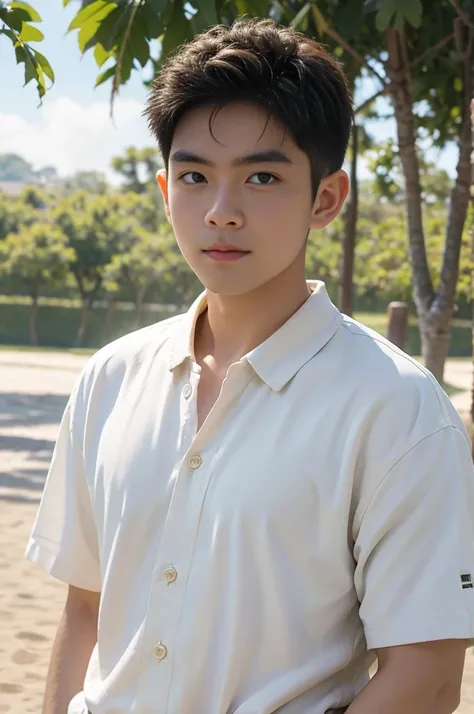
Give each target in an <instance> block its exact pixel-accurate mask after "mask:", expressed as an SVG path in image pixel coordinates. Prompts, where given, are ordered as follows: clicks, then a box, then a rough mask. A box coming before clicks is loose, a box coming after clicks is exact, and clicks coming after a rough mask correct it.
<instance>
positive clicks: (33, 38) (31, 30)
mask: <svg viewBox="0 0 474 714" xmlns="http://www.w3.org/2000/svg"><path fill="white" fill-rule="evenodd" d="M20 40H21V41H22V42H41V40H44V35H43V33H42V32H41V30H38V28H37V27H33V25H28V24H27V23H26V22H24V23H23V27H22V28H21V33H20Z"/></svg>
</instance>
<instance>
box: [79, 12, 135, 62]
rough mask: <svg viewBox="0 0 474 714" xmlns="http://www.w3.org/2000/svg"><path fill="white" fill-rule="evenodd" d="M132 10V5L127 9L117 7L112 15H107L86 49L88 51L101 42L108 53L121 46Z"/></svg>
mask: <svg viewBox="0 0 474 714" xmlns="http://www.w3.org/2000/svg"><path fill="white" fill-rule="evenodd" d="M130 9H131V6H130V5H127V6H126V7H125V8H123V7H121V8H118V7H117V8H115V10H114V11H113V12H111V13H110V15H107V17H106V18H105V19H104V20H102V21H101V22H100V24H99V27H98V29H97V32H96V33H95V35H93V37H91V39H90V40H89V42H88V43H87V46H86V47H85V49H86V50H87V49H89V48H90V47H92V46H93V45H95V44H96V43H97V42H100V44H101V45H102V47H103V48H104V50H106V51H107V52H111V51H112V50H114V49H115V48H116V46H117V45H118V44H119V39H120V32H121V31H122V30H123V29H125V26H126V24H127V20H128V18H129V15H130Z"/></svg>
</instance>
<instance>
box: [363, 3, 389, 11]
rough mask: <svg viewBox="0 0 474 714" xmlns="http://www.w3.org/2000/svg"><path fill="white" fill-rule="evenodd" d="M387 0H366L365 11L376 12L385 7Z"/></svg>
mask: <svg viewBox="0 0 474 714" xmlns="http://www.w3.org/2000/svg"><path fill="white" fill-rule="evenodd" d="M384 3H385V0H365V2H364V12H376V11H377V10H380V8H381V7H383V5H384Z"/></svg>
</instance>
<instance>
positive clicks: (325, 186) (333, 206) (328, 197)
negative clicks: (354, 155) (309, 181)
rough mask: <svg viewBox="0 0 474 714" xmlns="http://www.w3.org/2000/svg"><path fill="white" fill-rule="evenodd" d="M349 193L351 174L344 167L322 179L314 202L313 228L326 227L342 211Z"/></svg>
mask: <svg viewBox="0 0 474 714" xmlns="http://www.w3.org/2000/svg"><path fill="white" fill-rule="evenodd" d="M348 193H349V176H348V175H347V173H346V172H345V171H343V170H342V169H341V170H340V171H336V172H335V173H333V174H330V175H329V176H326V178H323V179H322V180H321V183H320V184H319V188H318V194H317V196H316V198H315V201H314V204H313V212H312V218H311V228H316V229H321V228H326V226H328V225H329V224H330V223H331V221H333V220H334V219H335V218H336V216H337V215H338V214H339V213H340V212H341V209H342V206H343V205H344V201H345V200H346V198H347V194H348Z"/></svg>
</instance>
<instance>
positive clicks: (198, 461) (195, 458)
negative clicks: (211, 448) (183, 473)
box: [189, 454, 202, 469]
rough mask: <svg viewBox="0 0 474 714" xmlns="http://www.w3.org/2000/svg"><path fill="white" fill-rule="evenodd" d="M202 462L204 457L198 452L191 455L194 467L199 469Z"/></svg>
mask: <svg viewBox="0 0 474 714" xmlns="http://www.w3.org/2000/svg"><path fill="white" fill-rule="evenodd" d="M201 464H202V459H201V457H200V456H198V455H197V454H195V455H194V456H191V458H190V459H189V465H190V466H191V468H192V469H198V468H199V467H200V465H201Z"/></svg>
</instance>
